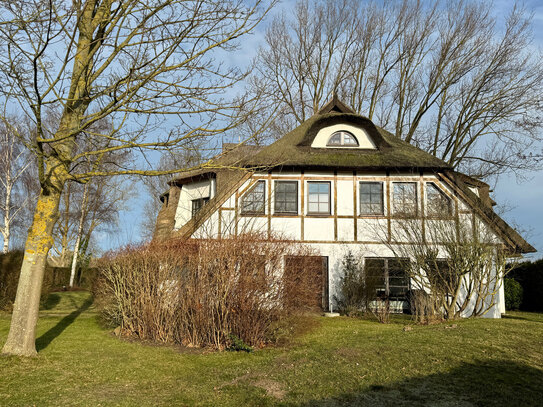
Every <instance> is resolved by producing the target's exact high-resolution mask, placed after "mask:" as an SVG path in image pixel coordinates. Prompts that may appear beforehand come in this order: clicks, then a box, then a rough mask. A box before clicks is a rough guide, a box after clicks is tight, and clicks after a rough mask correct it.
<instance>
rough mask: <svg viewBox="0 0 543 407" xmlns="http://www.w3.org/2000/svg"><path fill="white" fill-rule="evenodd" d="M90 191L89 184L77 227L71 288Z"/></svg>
mask: <svg viewBox="0 0 543 407" xmlns="http://www.w3.org/2000/svg"><path fill="white" fill-rule="evenodd" d="M88 190H89V184H88V183H86V184H85V189H84V190H83V200H82V202H81V217H80V218H79V226H78V227H77V238H76V240H75V246H74V256H73V259H72V272H71V273H70V288H72V287H73V286H74V278H75V269H76V266H77V257H78V254H79V245H80V244H81V235H82V234H83V223H84V222H85V215H86V214H87V200H88V199H87V194H88Z"/></svg>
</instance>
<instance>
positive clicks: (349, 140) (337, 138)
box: [326, 130, 358, 147]
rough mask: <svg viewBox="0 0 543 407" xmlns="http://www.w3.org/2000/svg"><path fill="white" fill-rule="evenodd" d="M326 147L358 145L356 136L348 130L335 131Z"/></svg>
mask: <svg viewBox="0 0 543 407" xmlns="http://www.w3.org/2000/svg"><path fill="white" fill-rule="evenodd" d="M326 145H327V146H328V147H358V141H357V140H356V137H355V136H354V135H353V134H352V133H350V132H348V131H344V130H343V131H336V132H335V133H334V134H332V136H330V138H329V139H328V143H326Z"/></svg>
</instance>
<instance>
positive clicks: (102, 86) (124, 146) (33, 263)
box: [0, 0, 266, 355]
mask: <svg viewBox="0 0 543 407" xmlns="http://www.w3.org/2000/svg"><path fill="white" fill-rule="evenodd" d="M262 6H263V3H262V2H261V1H259V0H257V1H255V2H252V3H251V4H249V5H247V6H246V5H245V4H244V3H243V2H238V1H235V0H232V1H221V2H215V1H210V0H190V1H181V0H152V1H141V0H128V1H123V2H116V1H112V0H76V1H74V2H70V3H66V2H64V1H61V0H23V1H18V2H8V1H2V2H1V3H0V92H1V93H0V97H1V99H2V105H3V106H5V109H8V106H15V108H16V109H19V110H20V111H22V112H24V113H25V114H26V115H27V116H28V117H31V118H32V120H33V122H34V125H35V127H36V137H35V138H32V139H29V138H28V137H25V135H24V134H21V133H16V134H17V136H18V137H20V139H21V140H22V141H23V143H24V144H25V146H26V147H27V149H28V150H29V151H31V152H32V153H33V154H34V156H35V158H36V160H37V163H38V175H39V177H38V178H39V183H40V188H41V190H40V194H39V197H38V202H37V206H36V211H35V214H34V219H33V222H32V225H31V227H30V229H29V233H28V238H27V241H26V246H25V257H24V262H23V265H22V268H21V276H20V279H19V288H18V291H17V298H16V300H15V305H14V311H13V316H12V321H11V327H10V332H9V335H8V339H7V342H6V344H5V346H4V348H3V352H4V353H8V354H16V355H34V354H35V353H36V350H35V345H34V341H35V326H36V322H37V318H38V306H39V294H40V289H41V282H42V279H43V273H44V267H45V261H46V258H47V253H48V251H49V249H50V247H51V245H52V242H53V238H52V233H53V228H54V225H55V223H56V221H57V219H58V207H59V202H60V199H61V194H62V191H63V190H64V187H65V185H66V183H67V182H69V181H73V182H79V183H85V182H88V180H89V179H91V178H92V177H95V176H111V175H120V174H139V175H159V174H162V173H165V172H168V171H158V170H152V169H150V168H149V166H148V165H147V162H148V160H147V158H146V155H147V154H148V153H149V152H154V151H157V150H158V151H160V150H170V149H174V148H182V145H183V143H184V142H186V141H188V140H191V139H193V138H195V137H202V136H213V135H215V134H218V133H223V132H225V131H228V130H230V129H232V128H234V127H235V126H236V125H237V124H238V122H239V120H238V119H239V116H238V115H237V112H238V111H239V110H240V109H241V107H243V104H244V103H245V101H244V99H241V98H227V97H226V96H227V95H225V91H226V90H228V89H230V88H231V87H232V85H234V84H235V83H237V82H238V81H240V80H241V79H243V77H244V73H243V72H240V71H239V70H237V69H233V68H229V67H228V66H226V65H225V64H223V63H222V62H221V60H222V57H223V56H224V53H225V52H227V51H230V50H232V49H233V48H234V47H235V45H236V40H237V39H239V38H240V37H241V36H243V35H245V34H247V33H249V32H250V31H251V30H252V29H253V28H254V27H255V25H256V24H257V23H258V22H259V21H260V20H261V19H262V18H263V15H264V14H265V12H266V8H265V6H264V10H261V8H262ZM48 109H55V110H56V111H58V112H60V118H59V121H58V123H59V124H58V125H57V126H55V127H48V123H47V122H46V121H45V120H44V118H45V115H46V114H47V110H48ZM6 113H7V112H4V113H3V115H4V116H5V115H6ZM105 118H108V120H110V122H111V127H110V129H111V130H109V131H96V132H94V131H92V128H93V127H92V126H93V125H94V124H95V123H97V122H100V121H101V120H104V119H105ZM168 118H171V119H169V120H174V121H175V124H176V125H175V126H174V125H170V124H168V123H167V122H166V120H167V119H168ZM169 123H172V122H171V121H170V122H169ZM167 128H169V130H166V129H167ZM12 130H16V129H14V128H12ZM78 143H84V144H85V145H86V146H87V147H92V148H77V145H78ZM123 150H130V151H132V152H134V153H135V154H136V156H135V157H134V159H133V160H132V161H131V162H130V163H126V164H124V165H116V163H114V162H112V163H111V166H112V167H110V168H108V169H101V168H100V167H98V166H94V167H92V166H91V168H90V169H87V168H83V167H82V163H85V164H87V163H89V162H97V163H98V162H101V161H102V160H101V157H103V156H104V154H106V153H110V152H114V151H123ZM175 171H178V169H176V170H171V171H169V172H171V173H173V172H175Z"/></svg>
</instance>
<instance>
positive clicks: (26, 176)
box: [0, 117, 36, 253]
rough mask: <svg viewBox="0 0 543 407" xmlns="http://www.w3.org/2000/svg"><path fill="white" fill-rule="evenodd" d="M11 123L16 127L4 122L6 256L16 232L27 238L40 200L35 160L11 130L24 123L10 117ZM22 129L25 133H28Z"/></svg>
mask: <svg viewBox="0 0 543 407" xmlns="http://www.w3.org/2000/svg"><path fill="white" fill-rule="evenodd" d="M9 120H10V123H12V124H9V125H8V124H6V123H5V122H0V213H1V214H2V223H1V225H0V233H2V238H3V247H2V252H3V253H7V252H8V251H9V249H10V246H11V243H12V239H11V237H12V233H13V232H14V228H15V229H16V230H15V231H16V232H17V234H24V229H25V226H26V227H28V224H26V222H25V219H26V218H27V215H28V209H29V208H30V206H31V204H32V203H33V202H34V198H35V196H36V188H33V186H34V184H33V179H32V175H33V174H32V172H33V170H34V169H35V164H34V162H33V159H34V157H33V156H32V155H31V154H30V153H29V152H28V150H27V149H25V147H24V145H22V144H21V142H20V140H19V139H18V138H17V137H16V136H15V134H14V133H13V132H12V131H11V130H10V127H11V126H13V125H15V124H14V123H17V122H19V120H20V119H16V118H15V117H10V118H9ZM19 127H20V128H21V131H26V130H25V129H23V128H22V127H21V126H20V125H19Z"/></svg>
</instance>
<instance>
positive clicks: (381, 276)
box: [364, 257, 409, 301]
mask: <svg viewBox="0 0 543 407" xmlns="http://www.w3.org/2000/svg"><path fill="white" fill-rule="evenodd" d="M406 262H409V259H398V258H376V257H368V258H366V260H365V266H364V270H365V274H366V284H368V285H369V286H373V287H374V288H375V290H376V293H377V296H378V297H380V298H389V299H390V300H393V301H394V300H396V301H406V300H407V292H408V291H409V276H408V275H407V274H406V272H405V269H406V267H405V264H406Z"/></svg>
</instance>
